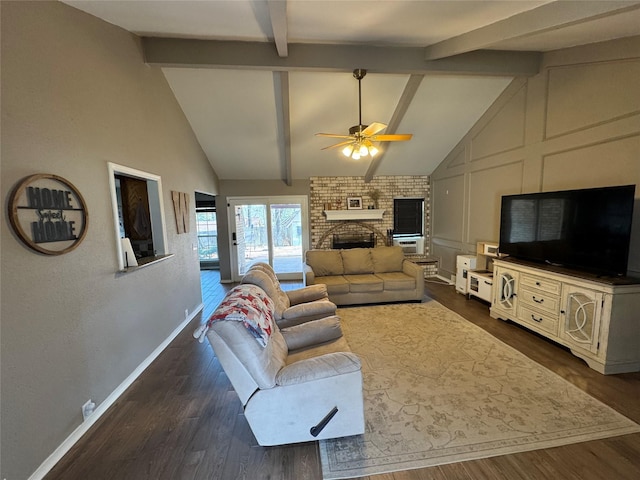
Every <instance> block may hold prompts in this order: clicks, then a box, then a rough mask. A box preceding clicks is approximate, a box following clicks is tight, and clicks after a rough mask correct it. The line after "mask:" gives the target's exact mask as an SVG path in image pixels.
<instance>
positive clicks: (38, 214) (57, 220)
mask: <svg viewBox="0 0 640 480" xmlns="http://www.w3.org/2000/svg"><path fill="white" fill-rule="evenodd" d="M9 221H10V223H11V226H12V227H13V230H14V231H15V232H16V235H17V236H18V237H19V238H20V240H22V241H23V242H24V244H25V245H27V246H28V247H29V248H32V249H33V250H35V251H37V252H40V253H44V254H46V255H61V254H63V253H67V252H70V251H71V250H73V249H74V248H76V247H77V246H78V245H79V244H80V242H82V240H83V239H84V237H85V235H86V233H87V225H88V223H89V213H88V212H87V208H86V206H85V203H84V198H82V195H81V194H80V192H79V191H78V189H77V188H76V187H74V186H73V184H72V183H71V182H69V181H68V180H65V179H64V178H62V177H59V176H57V175H53V174H48V173H38V174H35V175H30V176H28V177H25V178H23V179H22V180H21V181H20V182H19V183H18V184H17V185H16V186H15V188H14V189H13V192H12V193H11V197H10V198H9ZM44 245H46V247H45V246H44Z"/></svg>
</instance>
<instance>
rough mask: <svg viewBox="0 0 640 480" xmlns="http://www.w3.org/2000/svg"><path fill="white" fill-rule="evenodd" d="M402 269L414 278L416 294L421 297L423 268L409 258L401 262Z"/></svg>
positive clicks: (422, 294)
mask: <svg viewBox="0 0 640 480" xmlns="http://www.w3.org/2000/svg"><path fill="white" fill-rule="evenodd" d="M402 271H403V272H404V273H406V274H407V275H411V276H412V277H414V278H415V279H416V290H417V296H418V297H419V298H422V297H423V296H424V268H422V267H421V266H420V265H418V264H417V263H414V262H412V261H411V260H406V259H405V260H403V262H402Z"/></svg>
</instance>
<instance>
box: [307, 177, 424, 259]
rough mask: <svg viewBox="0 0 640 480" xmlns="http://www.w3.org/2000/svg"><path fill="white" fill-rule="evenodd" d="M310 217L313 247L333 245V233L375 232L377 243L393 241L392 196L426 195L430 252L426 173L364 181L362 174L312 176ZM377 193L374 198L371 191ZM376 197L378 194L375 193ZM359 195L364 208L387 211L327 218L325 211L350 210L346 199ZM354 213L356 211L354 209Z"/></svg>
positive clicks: (359, 233)
mask: <svg viewBox="0 0 640 480" xmlns="http://www.w3.org/2000/svg"><path fill="white" fill-rule="evenodd" d="M310 180H311V185H310V187H311V188H310V220H311V246H312V248H332V244H333V239H334V235H342V236H343V237H344V236H352V237H354V238H355V237H358V236H362V235H364V236H368V235H369V234H371V233H373V234H374V235H373V237H374V238H373V242H374V244H375V245H376V246H381V245H387V244H390V242H389V239H388V238H387V232H388V231H390V230H392V229H393V199H394V198H395V197H424V199H425V209H424V215H425V218H424V225H425V255H428V254H429V251H428V249H429V247H428V245H429V241H428V235H429V231H430V228H429V196H430V185H429V177H428V176H427V175H398V176H379V177H375V178H374V179H373V180H372V181H371V182H369V183H365V182H364V178H363V177H311V179H310ZM374 191H375V192H378V194H379V197H378V198H377V199H375V200H374V199H373V198H372V197H371V195H370V194H371V192H374ZM373 196H376V195H375V194H373ZM353 197H360V198H361V199H362V208H363V209H365V210H366V209H369V208H374V207H375V208H377V209H380V210H384V214H383V216H382V219H373V220H370V219H360V218H358V219H355V220H338V221H331V220H328V219H327V217H326V215H325V213H324V211H325V210H327V209H328V208H327V207H330V208H331V210H347V206H346V203H347V198H353ZM354 214H355V215H357V213H355V212H354Z"/></svg>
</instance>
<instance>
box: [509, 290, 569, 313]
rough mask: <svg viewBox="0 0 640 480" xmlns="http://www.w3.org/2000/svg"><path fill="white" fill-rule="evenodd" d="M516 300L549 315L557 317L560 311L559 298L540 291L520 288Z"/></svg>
mask: <svg viewBox="0 0 640 480" xmlns="http://www.w3.org/2000/svg"><path fill="white" fill-rule="evenodd" d="M518 298H519V299H520V301H521V302H523V303H526V304H528V305H531V306H532V307H535V308H536V309H539V310H543V311H546V312H549V313H554V314H556V315H557V314H558V311H559V310H560V297H559V296H558V295H552V294H550V293H546V292H544V291H541V290H534V289H531V288H522V289H520V295H518Z"/></svg>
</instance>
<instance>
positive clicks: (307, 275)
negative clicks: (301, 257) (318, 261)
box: [302, 263, 316, 285]
mask: <svg viewBox="0 0 640 480" xmlns="http://www.w3.org/2000/svg"><path fill="white" fill-rule="evenodd" d="M302 275H303V276H304V284H305V285H313V284H314V283H315V281H316V274H315V273H314V272H313V268H311V267H310V266H309V265H307V264H306V263H304V264H303V265H302Z"/></svg>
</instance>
